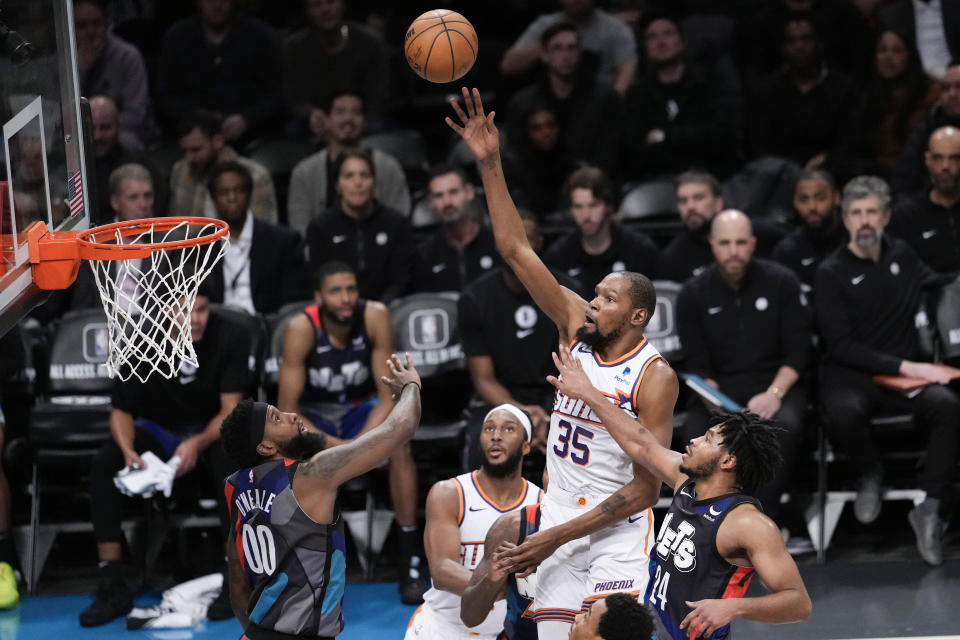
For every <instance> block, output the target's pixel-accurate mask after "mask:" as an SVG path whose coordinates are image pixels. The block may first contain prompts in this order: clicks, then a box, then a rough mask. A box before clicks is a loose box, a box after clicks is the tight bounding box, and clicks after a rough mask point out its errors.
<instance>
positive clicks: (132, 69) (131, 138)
mask: <svg viewBox="0 0 960 640" xmlns="http://www.w3.org/2000/svg"><path fill="white" fill-rule="evenodd" d="M73 23H74V26H75V28H76V34H77V68H78V70H79V72H80V77H79V79H80V94H81V95H84V96H95V95H101V94H102V95H106V96H109V97H110V98H112V99H113V101H114V103H115V104H116V106H117V109H118V112H119V121H120V132H119V136H120V139H121V140H122V141H123V145H124V146H125V147H127V148H128V149H142V148H143V146H144V143H146V142H150V141H151V139H152V138H153V137H154V133H155V132H154V128H155V127H154V124H153V119H152V118H151V116H150V85H149V82H148V80H147V67H146V65H145V64H144V62H143V56H142V55H140V52H139V51H138V50H137V48H136V47H135V46H133V45H132V44H130V43H129V42H127V41H126V40H123V39H121V38H118V37H117V36H115V35H113V34H112V33H109V32H108V31H107V16H106V12H105V11H104V5H103V2H102V0H74V2H73Z"/></svg>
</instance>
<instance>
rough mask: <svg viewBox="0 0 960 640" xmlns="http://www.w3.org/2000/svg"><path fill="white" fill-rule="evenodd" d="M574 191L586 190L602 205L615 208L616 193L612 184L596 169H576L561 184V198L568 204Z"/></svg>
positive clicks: (601, 171) (600, 170)
mask: <svg viewBox="0 0 960 640" xmlns="http://www.w3.org/2000/svg"><path fill="white" fill-rule="evenodd" d="M574 189H588V190H589V191H590V192H591V193H592V194H593V197H595V198H598V199H599V200H600V201H602V202H603V203H604V204H608V205H610V206H611V207H614V206H616V204H617V202H616V191H615V190H614V188H613V182H611V181H610V178H608V177H607V175H606V174H605V173H604V172H603V170H602V169H598V168H597V167H583V168H580V169H577V170H576V171H574V172H573V173H571V174H570V175H569V176H567V179H566V181H565V182H564V183H563V197H564V198H565V199H566V201H567V202H568V203H569V202H570V196H571V195H572V194H573V190H574Z"/></svg>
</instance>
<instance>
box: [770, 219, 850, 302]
mask: <svg viewBox="0 0 960 640" xmlns="http://www.w3.org/2000/svg"><path fill="white" fill-rule="evenodd" d="M849 238H850V236H849V235H848V234H847V231H846V229H845V228H844V227H843V225H841V224H839V223H838V224H837V226H836V227H834V228H833V229H831V230H830V231H829V232H828V233H815V232H811V230H810V228H809V227H806V226H802V227H800V228H798V229H794V230H793V232H791V233H790V234H789V235H788V236H787V237H785V238H784V239H783V240H781V241H780V243H779V244H778V245H777V247H776V248H775V249H774V250H773V259H774V260H776V261H777V262H779V263H780V264H782V265H783V266H785V267H787V268H788V269H790V270H791V271H793V273H794V274H796V276H797V277H798V278H799V279H800V283H801V285H802V286H803V291H804V293H808V294H809V293H810V292H811V291H812V290H813V283H814V281H815V280H816V278H817V267H819V266H820V263H821V262H823V259H824V258H826V257H827V256H828V255H830V254H831V253H833V252H834V251H836V250H837V248H838V247H840V246H843V245H844V244H845V243H846V242H847V240H849Z"/></svg>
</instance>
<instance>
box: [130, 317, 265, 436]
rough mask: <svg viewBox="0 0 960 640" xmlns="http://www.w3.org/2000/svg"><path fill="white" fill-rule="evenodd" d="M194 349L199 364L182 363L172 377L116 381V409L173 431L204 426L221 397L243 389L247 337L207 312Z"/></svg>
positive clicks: (216, 409) (193, 429) (244, 331)
mask: <svg viewBox="0 0 960 640" xmlns="http://www.w3.org/2000/svg"><path fill="white" fill-rule="evenodd" d="M193 347H194V349H195V350H196V353H197V363H198V364H199V366H198V367H193V366H191V365H189V364H184V365H183V366H182V367H180V373H179V374H178V375H177V376H176V377H175V378H171V379H169V380H167V379H166V378H163V377H161V376H159V375H153V376H151V377H150V378H149V379H148V380H147V381H146V382H140V381H139V380H136V379H131V380H128V381H127V382H120V381H118V382H117V383H116V384H115V385H114V389H113V406H114V408H116V409H121V410H123V411H126V412H127V413H129V414H131V415H133V417H134V418H144V419H146V420H150V421H151V422H155V423H157V424H159V425H160V426H162V427H164V428H166V429H169V430H170V431H173V432H180V433H184V432H187V431H196V430H197V428H198V427H200V428H203V427H205V426H206V423H207V422H209V421H210V419H211V418H213V416H215V415H217V412H218V411H220V394H221V393H241V392H243V391H244V390H245V388H246V384H247V380H248V377H249V371H248V368H247V359H248V357H249V355H250V335H249V333H248V332H247V330H246V329H245V328H244V327H243V326H241V325H239V324H236V323H234V322H232V321H230V320H228V319H226V318H224V317H221V316H219V315H217V314H216V312H211V313H210V319H209V321H208V322H207V328H206V330H205V331H204V334H203V339H201V340H199V341H197V342H194V343H193Z"/></svg>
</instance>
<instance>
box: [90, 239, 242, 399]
mask: <svg viewBox="0 0 960 640" xmlns="http://www.w3.org/2000/svg"><path fill="white" fill-rule="evenodd" d="M217 230H218V227H217V226H215V225H214V224H206V225H200V224H196V223H190V222H188V221H184V222H181V223H180V224H178V225H176V226H175V227H173V228H170V229H167V230H161V229H155V228H154V226H153V225H149V226H145V227H144V229H143V231H142V232H139V233H137V234H135V235H128V236H126V237H124V236H123V235H122V234H121V233H120V231H119V230H117V231H116V232H115V233H114V239H113V242H110V243H109V244H126V245H131V244H155V243H164V242H175V241H179V240H185V239H190V238H202V237H206V236H211V235H213V234H214V233H216V232H217ZM227 245H228V241H227V237H226V235H224V236H223V237H222V238H219V239H217V240H214V241H212V242H206V243H202V244H195V245H192V246H188V247H185V248H177V249H157V250H155V251H152V252H151V253H150V255H149V256H147V257H145V258H133V259H123V260H88V261H87V262H89V263H90V266H91V267H92V268H93V275H94V278H95V279H96V282H97V289H99V291H100V299H101V300H102V301H103V308H104V311H106V315H107V329H108V333H109V337H110V345H109V349H108V358H107V363H106V364H107V371H108V372H109V375H110V377H114V376H116V377H118V378H120V379H121V380H129V379H130V378H132V377H136V378H137V379H139V380H140V381H141V382H146V380H147V378H149V377H150V376H151V375H152V374H153V373H154V372H156V373H158V374H160V375H162V376H163V377H165V378H172V377H173V376H175V375H177V373H178V372H179V371H180V366H181V365H182V364H183V363H184V362H187V363H189V364H191V365H193V366H194V367H196V366H198V363H197V354H196V352H195V351H194V349H193V339H192V335H191V330H190V313H191V310H192V309H193V305H194V302H195V301H196V298H197V289H198V287H199V286H200V283H201V282H202V281H203V280H204V278H206V277H207V276H208V275H209V274H210V272H211V271H212V270H213V267H214V265H216V264H217V262H218V261H219V260H220V258H222V257H223V255H224V253H225V252H226V249H227Z"/></svg>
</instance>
